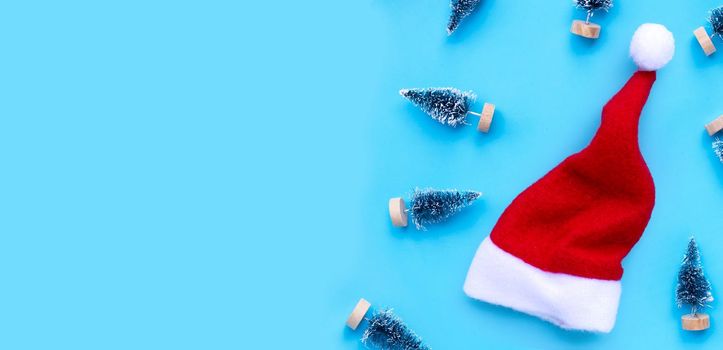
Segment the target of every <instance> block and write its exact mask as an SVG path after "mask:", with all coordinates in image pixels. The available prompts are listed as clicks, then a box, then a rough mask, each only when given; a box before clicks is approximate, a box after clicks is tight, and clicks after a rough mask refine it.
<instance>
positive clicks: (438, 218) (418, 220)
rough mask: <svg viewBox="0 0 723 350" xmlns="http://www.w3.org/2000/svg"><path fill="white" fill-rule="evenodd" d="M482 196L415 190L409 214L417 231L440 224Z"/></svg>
mask: <svg viewBox="0 0 723 350" xmlns="http://www.w3.org/2000/svg"><path fill="white" fill-rule="evenodd" d="M481 195H482V194H481V193H480V192H475V191H458V190H435V189H431V188H428V189H423V190H421V189H416V190H414V195H413V196H412V203H411V208H410V209H409V212H410V214H411V216H412V222H414V224H415V225H416V226H417V228H418V229H425V227H424V225H426V224H435V223H438V222H442V221H444V220H446V219H447V218H449V217H450V216H452V215H454V214H456V213H458V212H459V211H461V210H462V209H463V208H464V207H466V206H469V205H470V204H472V202H474V201H475V200H476V199H477V198H479V196H481Z"/></svg>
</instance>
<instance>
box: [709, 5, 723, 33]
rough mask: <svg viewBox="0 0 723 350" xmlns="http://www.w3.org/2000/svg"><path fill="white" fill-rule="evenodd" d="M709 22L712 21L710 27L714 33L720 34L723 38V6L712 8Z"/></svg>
mask: <svg viewBox="0 0 723 350" xmlns="http://www.w3.org/2000/svg"><path fill="white" fill-rule="evenodd" d="M708 22H710V27H711V29H712V30H713V34H712V35H718V37H720V38H722V39H723V6H721V7H717V8H714V9H712V10H710V16H709V17H708Z"/></svg>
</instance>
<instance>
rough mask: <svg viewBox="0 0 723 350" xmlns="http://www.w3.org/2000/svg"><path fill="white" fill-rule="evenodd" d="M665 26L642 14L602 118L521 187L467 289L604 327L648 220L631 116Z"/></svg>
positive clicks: (650, 76) (582, 325)
mask: <svg viewBox="0 0 723 350" xmlns="http://www.w3.org/2000/svg"><path fill="white" fill-rule="evenodd" d="M674 46H675V45H674V40H673V35H672V34H671V33H670V32H669V31H668V30H667V29H666V28H665V27H664V26H662V25H659V24H644V25H642V26H640V27H639V28H638V30H637V31H636V32H635V34H634V35H633V39H632V42H631V44H630V55H631V56H632V58H633V60H634V61H635V63H636V64H637V65H638V67H639V71H637V72H636V73H635V74H633V76H632V77H631V78H630V80H629V81H628V82H627V84H625V86H624V87H623V88H622V90H620V91H619V92H618V93H617V94H616V95H615V96H614V97H613V98H612V100H610V102H608V103H607V105H606V106H605V108H603V111H602V121H601V125H600V128H599V130H598V132H597V134H596V135H595V137H594V138H593V140H592V141H591V142H590V144H589V145H588V146H587V147H586V148H585V149H584V150H582V151H581V152H579V153H577V154H574V155H572V156H570V157H569V158H567V159H565V160H564V161H563V162H562V163H560V164H559V165H558V166H557V167H555V168H554V169H552V171H550V172H549V173H547V175H545V176H544V177H542V178H541V179H540V180H538V181H537V182H536V183H534V184H533V185H532V186H530V187H529V188H527V189H526V190H525V191H524V192H522V193H521V194H520V195H519V196H517V198H515V200H514V201H513V202H512V204H510V206H509V207H508V208H507V209H506V210H505V211H504V213H503V214H502V216H501V217H500V219H499V221H498V222H497V224H496V225H495V227H494V229H493V230H492V233H491V234H490V236H489V237H487V238H485V240H484V241H483V242H482V244H481V245H480V246H479V248H478V249H477V253H476V254H475V257H474V259H473V260H472V265H471V266H470V269H469V272H468V273H467V279H466V281H465V284H464V291H465V293H466V294H467V295H468V296H470V297H472V298H475V299H479V300H482V301H486V302H489V303H492V304H497V305H502V306H506V307H509V308H512V309H515V310H518V311H522V312H525V313H528V314H530V315H534V316H537V317H540V318H542V319H544V320H547V321H549V322H552V323H554V324H556V325H558V326H560V327H562V328H566V329H575V330H585V331H593V332H609V331H610V330H612V328H613V326H614V325H615V318H616V315H617V310H618V304H619V301H620V291H621V288H620V279H621V277H622V275H623V268H622V266H621V260H622V259H623V258H624V257H625V256H626V255H627V254H628V252H629V251H630V249H632V247H633V245H635V243H637V241H638V239H640V236H641V235H642V233H643V231H644V230H645V227H646V226H647V224H648V221H649V220H650V214H651V212H652V210H653V206H654V204H655V186H654V184H653V178H652V177H651V175H650V171H649V170H648V167H647V165H646V164H645V160H644V159H643V156H642V155H641V153H640V149H639V147H638V119H639V118H640V113H641V111H642V109H643V106H644V105H645V102H646V100H647V99H648V95H649V93H650V89H651V88H652V86H653V83H654V82H655V77H656V73H655V71H656V70H657V69H659V68H662V67H663V66H665V64H667V63H668V62H669V61H670V59H671V58H672V57H673V52H674V51H675V48H674Z"/></svg>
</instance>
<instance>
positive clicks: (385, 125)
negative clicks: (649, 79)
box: [0, 0, 723, 349]
mask: <svg viewBox="0 0 723 350" xmlns="http://www.w3.org/2000/svg"><path fill="white" fill-rule="evenodd" d="M715 5H718V4H717V2H716V1H711V0H705V1H663V0H635V1H619V2H616V5H615V8H614V9H613V10H612V11H611V12H610V13H609V14H607V15H602V16H598V15H596V16H595V18H594V20H595V21H596V22H598V23H600V24H602V25H603V32H602V36H601V37H600V39H599V40H596V41H587V40H584V39H580V38H578V37H574V36H572V35H571V34H570V33H569V26H570V22H571V21H572V20H573V19H575V18H584V13H583V12H580V11H576V10H574V9H573V7H572V6H571V3H570V1H567V0H561V1H542V0H538V1H533V0H519V1H502V0H485V1H484V3H483V5H482V7H481V8H480V9H479V11H478V12H477V13H475V14H474V15H473V16H471V17H470V18H469V19H468V20H467V21H465V22H464V23H463V24H462V26H461V28H460V29H459V31H458V32H457V33H455V34H454V35H453V36H452V37H449V38H448V37H447V36H446V33H445V30H444V28H445V25H446V21H447V16H448V13H449V7H448V6H449V4H448V1H447V0H406V1H404V0H373V1H369V0H361V1H331V0H320V1H277V2H270V1H230V0H229V1H224V0H210V1H187V0H174V1H169V0H157V1H138V0H128V1H89V0H88V1H81V0H69V1H5V2H4V3H3V4H2V5H1V6H0V8H1V11H0V47H1V48H2V55H0V164H2V170H1V171H0V180H1V181H0V280H1V281H2V287H1V288H0V329H1V331H0V334H2V335H1V336H0V348H2V349H292V348H299V349H359V348H361V345H360V344H359V342H358V339H359V336H360V332H352V331H350V330H347V329H345V327H344V320H345V319H346V317H347V315H348V313H349V312H350V310H351V309H352V307H353V306H354V304H355V303H356V301H357V300H358V298H360V297H365V298H367V299H368V300H370V301H371V302H373V303H374V304H375V305H377V306H391V307H394V308H395V310H396V312H397V313H398V314H399V315H401V316H402V317H403V318H404V319H405V321H406V322H407V323H408V324H409V325H410V326H411V327H412V328H413V329H415V330H416V331H417V333H419V334H420V335H421V336H423V337H424V339H425V340H426V341H427V343H428V344H429V345H431V346H432V347H434V348H435V349H499V348H513V349H532V348H538V349H571V348H579V349H614V348H617V349H619V348H640V349H642V348H646V349H648V348H656V349H682V348H686V347H695V348H720V346H722V344H723V333H722V332H721V331H720V329H719V328H720V327H719V324H720V322H723V313H721V312H719V309H718V308H715V307H714V308H713V309H712V310H710V313H711V315H712V318H713V326H712V328H711V329H710V330H709V331H707V332H704V333H700V334H693V333H684V332H682V331H681V330H680V325H679V322H680V321H679V317H680V314H681V311H678V310H677V309H676V308H675V307H674V305H673V288H674V285H675V275H676V272H677V268H678V266H679V265H678V264H679V260H680V258H681V254H682V253H683V251H684V249H685V244H686V241H687V239H688V237H689V236H690V235H691V234H695V235H696V237H697V238H698V240H699V243H700V246H701V249H702V254H703V259H704V264H705V266H706V272H707V274H708V276H709V277H710V279H711V281H712V283H713V286H714V293H715V295H716V296H721V297H723V294H721V293H723V255H720V254H719V252H720V248H721V245H723V236H722V235H721V216H720V215H721V208H722V207H723V205H722V203H723V164H720V163H718V161H717V160H716V159H715V158H714V156H713V154H712V151H711V149H710V143H711V139H710V138H709V137H708V136H707V135H706V134H705V132H704V129H703V125H704V124H705V123H707V122H708V121H710V120H712V119H713V118H715V117H716V116H718V115H719V114H721V113H723V89H722V88H721V87H720V86H721V85H720V82H721V80H722V79H723V55H722V54H721V53H718V54H715V55H714V56H712V57H710V58H706V57H705V56H704V55H703V54H702V51H701V49H700V48H699V47H698V44H697V43H696V42H695V40H694V38H693V35H692V31H693V29H695V28H696V27H697V26H700V25H703V24H704V23H705V16H706V11H707V10H708V9H710V8H712V7H713V6H715ZM644 22H659V23H663V24H665V25H666V26H668V28H669V29H670V30H671V31H672V32H673V33H674V34H675V36H676V39H677V47H678V49H677V53H676V56H675V59H674V60H673V61H672V62H671V64H670V65H669V66H668V67H667V68H665V69H664V70H662V71H661V72H660V73H659V76H658V82H657V84H656V85H655V87H654V89H653V92H652V96H651V99H650V101H649V102H648V105H647V107H646V109H645V112H644V115H643V117H642V124H641V130H640V144H641V148H642V151H643V154H644V155H645V158H646V160H647V161H648V165H649V166H650V169H651V171H652V174H653V176H654V178H655V182H656V185H657V205H656V207H655V211H654V213H653V216H652V220H651V222H650V225H649V226H648V229H647V231H646V233H645V235H644V236H643V238H642V240H641V241H640V243H639V244H638V245H637V246H636V247H635V249H633V251H632V253H631V254H630V255H629V256H628V258H627V259H626V260H625V262H624V265H625V269H626V273H625V277H624V279H623V295H622V300H621V305H620V312H619V317H618V322H617V326H616V328H615V330H614V331H613V332H612V333H611V334H609V335H593V334H583V333H574V332H567V331H563V330H560V329H558V328H556V327H554V326H552V325H549V324H547V323H545V322H543V321H540V320H537V319H535V318H533V317H529V316H526V315H522V314H519V313H516V312H513V311H510V310H507V309H503V308H499V307H495V306H490V305H486V304H483V303H480V302H476V301H473V300H470V299H468V298H467V297H466V296H465V295H464V294H463V292H462V283H463V280H464V277H465V273H466V272H467V267H468V264H469V263H470V261H471V259H472V256H473V254H474V252H475V249H476V248H477V245H478V244H479V243H480V242H481V241H482V239H483V238H484V237H485V236H486V235H487V234H488V233H489V231H490V229H491V228H492V226H493V225H494V224H495V222H496V220H497V218H498V217H499V215H500V214H501V212H502V211H503V210H504V208H505V207H506V206H507V205H508V204H509V203H510V201H511V200H512V199H513V198H514V197H515V196H516V195H517V194H518V193H519V192H520V191H522V190H523V189H524V188H526V187H527V186H528V185H530V184H531V183H532V182H534V181H535V180H536V179H538V178H539V177H540V176H541V175H543V174H544V173H545V172H546V171H548V170H549V169H551V168H552V167H553V166H555V165H556V164H557V163H558V162H559V161H561V160H562V159H563V158H565V157H566V156H568V155H570V154H571V153H573V152H575V151H577V150H579V149H581V148H582V147H584V146H585V145H586V143H587V142H588V140H589V139H590V137H591V136H592V135H593V133H594V131H595V129H596V127H597V125H598V123H599V116H600V115H599V112H600V109H601V107H602V106H603V104H604V103H605V102H606V101H607V100H608V99H609V98H610V97H611V96H612V95H613V94H614V93H615V92H616V91H617V90H618V89H619V88H620V87H621V86H622V85H623V83H624V82H625V81H626V80H627V79H628V77H630V75H631V74H632V72H633V71H634V70H635V66H634V64H633V63H632V62H631V60H630V59H629V58H628V57H627V54H628V52H627V49H628V43H629V39H630V37H631V35H632V33H633V31H634V30H635V28H636V27H637V26H638V25H639V24H641V23H644ZM717 43H718V44H719V47H720V48H722V49H723V44H721V43H722V42H721V41H720V40H718V41H717ZM428 86H455V87H459V88H461V89H471V90H474V91H475V92H477V93H478V95H479V96H480V99H479V102H478V103H477V104H476V105H475V108H476V109H479V108H481V104H482V102H484V101H490V102H493V103H495V104H496V105H497V107H498V112H497V114H496V117H495V120H494V123H493V125H492V130H491V132H490V133H489V134H487V135H484V134H480V133H478V132H477V131H476V130H475V128H474V127H473V126H470V127H466V128H460V129H458V130H450V129H447V128H445V127H442V126H441V125H438V124H436V123H435V122H433V121H432V120H430V119H429V118H428V117H426V116H425V115H424V114H423V113H421V112H420V111H419V110H417V109H415V108H414V107H412V106H411V105H410V104H408V103H407V102H406V101H405V100H403V99H402V98H401V97H400V96H399V95H398V93H397V91H398V90H399V89H400V88H405V87H428ZM473 122H474V121H473ZM415 186H422V187H424V186H433V187H441V188H446V187H457V188H461V189H466V188H470V189H476V190H479V191H483V192H484V193H485V195H484V198H483V199H482V200H481V201H480V202H478V203H477V204H475V205H474V206H473V207H472V208H470V209H469V210H467V211H466V212H464V213H463V214H461V215H459V216H458V217H456V218H454V219H453V220H451V221H450V222H448V223H447V224H444V225H437V226H434V227H431V228H430V230H429V231H428V232H418V231H416V230H414V229H411V228H409V229H403V230H402V229H396V228H393V227H391V225H390V223H389V219H388V216H387V208H386V206H387V200H388V198H389V197H392V196H399V195H408V194H409V193H410V192H411V190H412V189H413V188H414V187H415Z"/></svg>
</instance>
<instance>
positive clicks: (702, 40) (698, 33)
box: [693, 27, 715, 56]
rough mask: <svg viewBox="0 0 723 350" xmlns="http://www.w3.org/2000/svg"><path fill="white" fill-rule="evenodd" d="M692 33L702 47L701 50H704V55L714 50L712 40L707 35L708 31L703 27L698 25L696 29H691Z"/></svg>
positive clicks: (708, 54)
mask: <svg viewBox="0 0 723 350" xmlns="http://www.w3.org/2000/svg"><path fill="white" fill-rule="evenodd" d="M693 34H694V35H695V38H696V39H698V44H700V47H702V48H703V52H705V55H706V56H710V55H712V54H713V53H714V52H715V45H714V44H713V40H711V39H710V36H709V35H708V32H706V31H705V28H703V27H698V29H696V30H694V31H693Z"/></svg>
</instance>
